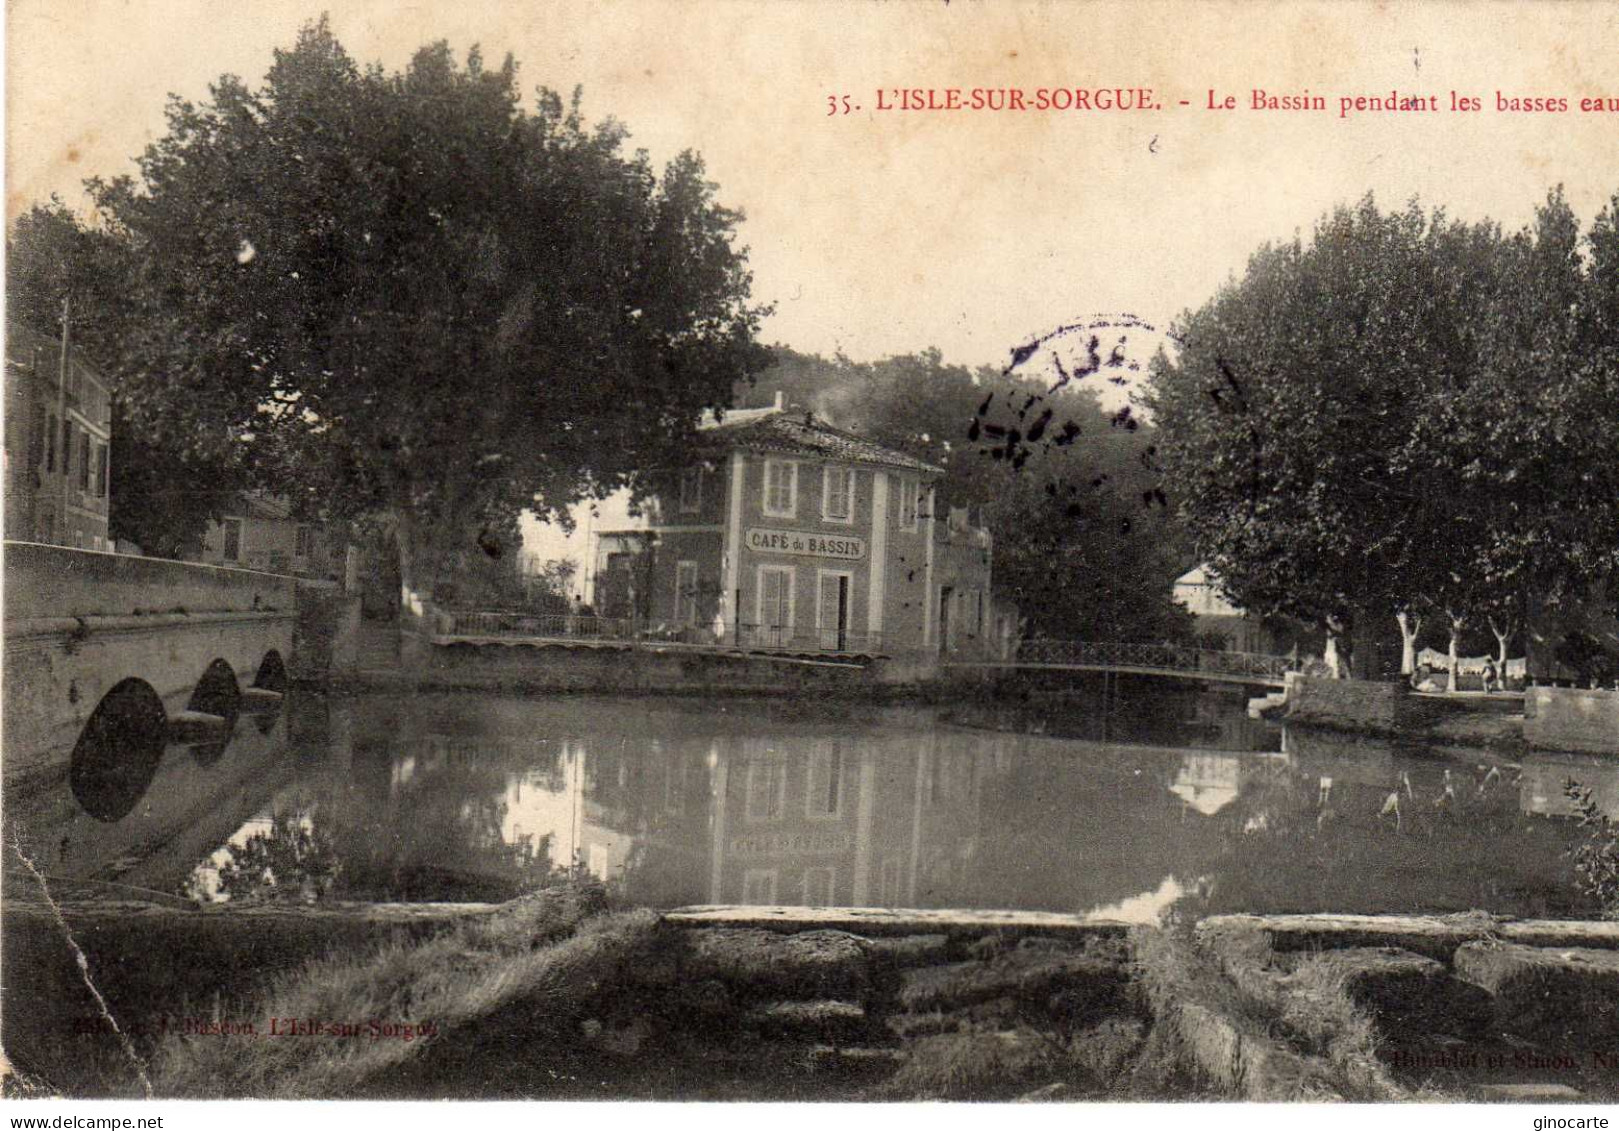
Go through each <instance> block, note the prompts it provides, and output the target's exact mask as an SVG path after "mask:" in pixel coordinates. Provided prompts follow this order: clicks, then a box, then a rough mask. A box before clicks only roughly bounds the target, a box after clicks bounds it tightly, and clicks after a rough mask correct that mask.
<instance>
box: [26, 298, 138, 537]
mask: <svg viewBox="0 0 1619 1131" xmlns="http://www.w3.org/2000/svg"><path fill="white" fill-rule="evenodd" d="M5 348H6V379H5V384H6V390H5V397H6V402H5V407H6V424H5V437H6V468H5V491H6V510H5V521H6V537H7V538H11V539H15V540H17V541H24V542H44V543H48V544H51V545H57V546H74V547H77V548H79V549H81V550H109V551H110V550H112V549H113V545H112V540H111V538H110V537H109V535H108V530H107V519H108V513H109V507H108V502H109V500H108V486H109V483H110V481H111V474H112V396H111V393H110V391H109V387H108V383H107V381H106V379H105V378H103V377H102V376H101V374H99V373H98V372H97V371H96V370H95V369H94V368H92V367H91V366H90V365H89V364H88V363H87V362H86V361H85V360H84V358H83V357H82V356H81V355H80V354H79V353H78V352H76V351H75V350H73V349H72V347H71V344H69V348H68V351H67V355H66V359H65V360H64V356H63V352H62V342H61V341H60V340H59V339H57V338H55V337H52V336H49V335H45V334H40V333H37V332H36V331H34V330H32V329H30V328H29V327H27V326H24V325H22V324H21V323H19V322H16V321H11V322H10V323H8V324H7V327H6V347H5Z"/></svg>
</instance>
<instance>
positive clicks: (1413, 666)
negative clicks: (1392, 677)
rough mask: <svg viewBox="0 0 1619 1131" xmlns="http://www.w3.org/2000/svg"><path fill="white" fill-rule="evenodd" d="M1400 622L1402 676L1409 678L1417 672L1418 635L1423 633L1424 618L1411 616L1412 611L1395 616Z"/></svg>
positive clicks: (1404, 610)
mask: <svg viewBox="0 0 1619 1131" xmlns="http://www.w3.org/2000/svg"><path fill="white" fill-rule="evenodd" d="M1394 619H1395V620H1397V621H1399V622H1400V674H1401V675H1405V676H1408V675H1410V674H1411V673H1412V672H1414V671H1416V670H1417V634H1418V633H1419V632H1421V631H1422V618H1421V617H1414V616H1412V615H1411V610H1410V609H1400V610H1399V611H1398V612H1396V613H1395V614H1394Z"/></svg>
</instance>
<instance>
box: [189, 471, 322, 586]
mask: <svg viewBox="0 0 1619 1131" xmlns="http://www.w3.org/2000/svg"><path fill="white" fill-rule="evenodd" d="M339 549H341V548H339ZM188 558H189V559H190V560H192V561H199V562H206V563H208V564H209V565H222V566H236V567H238V568H242V569H259V570H264V571H265V572H267V573H288V574H293V575H296V576H299V577H311V578H334V579H335V578H337V577H338V576H339V574H340V573H341V571H342V568H343V562H342V559H341V555H340V554H336V553H334V551H333V548H332V546H331V544H330V539H329V538H328V537H327V535H326V532H325V530H324V529H323V527H322V526H321V524H319V523H314V522H306V521H302V520H299V519H295V518H294V517H293V516H292V508H291V506H290V505H289V504H288V503H287V502H286V500H284V499H279V498H274V497H271V496H268V495H263V494H259V493H257V492H243V493H242V494H241V495H239V496H237V499H236V502H235V505H234V506H232V507H230V508H228V513H227V514H226V515H225V516H224V517H222V518H221V519H220V520H219V521H217V522H210V523H209V524H208V529H207V532H206V533H205V534H204V535H203V544H202V548H201V550H200V551H198V552H197V553H195V554H192V555H188Z"/></svg>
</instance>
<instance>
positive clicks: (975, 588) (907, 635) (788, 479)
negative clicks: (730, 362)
mask: <svg viewBox="0 0 1619 1131" xmlns="http://www.w3.org/2000/svg"><path fill="white" fill-rule="evenodd" d="M942 474H943V469H941V468H939V467H936V466H934V465H932V464H929V463H926V462H924V461H922V460H919V459H916V458H914V457H912V456H909V455H907V454H905V453H903V452H899V451H895V450H893V449H891V448H886V447H883V446H882V445H880V444H877V443H874V442H872V441H871V440H868V439H866V438H864V437H862V436H859V435H856V434H855V433H852V432H847V431H844V430H842V429H839V428H835V427H833V426H832V425H831V424H828V423H827V422H825V421H824V420H821V419H818V418H817V417H815V416H814V415H813V414H812V413H806V412H800V411H789V410H788V409H786V408H785V407H784V406H783V405H782V403H781V400H780V398H778V400H777V403H776V405H775V406H773V407H770V408H761V409H737V410H733V411H731V412H728V413H726V414H725V416H724V417H723V418H722V419H709V420H706V421H704V422H703V424H702V426H701V427H700V429H699V444H698V445H697V447H696V448H694V450H693V454H692V459H691V461H690V463H689V464H688V465H687V466H685V467H682V468H678V469H671V470H668V471H665V472H661V473H655V474H652V475H649V477H648V478H649V480H650V481H651V485H652V487H653V491H652V498H651V499H650V500H649V501H648V502H647V503H645V504H644V505H643V512H644V513H643V521H642V522H641V524H639V525H637V526H634V527H622V528H618V529H608V530H601V531H598V532H597V534H596V537H595V545H594V547H593V549H592V557H593V563H592V564H593V567H594V568H593V569H592V571H591V572H592V575H593V585H592V593H591V600H592V603H593V606H594V611H595V612H596V613H598V614H599V615H601V616H604V617H634V618H636V619H637V620H642V621H646V622H649V624H650V625H651V626H652V630H653V631H654V632H657V633H661V634H663V635H665V636H667V637H668V638H669V639H676V640H684V641H688V642H691V643H704V644H719V645H729V646H735V647H740V648H745V649H757V650H764V651H786V652H803V653H823V654H824V653H833V654H849V655H861V654H864V655H901V654H916V653H932V654H935V655H936V654H939V653H941V652H943V653H946V654H948V653H951V652H956V651H973V650H978V649H988V648H989V647H990V646H991V643H990V642H991V641H992V640H993V639H994V638H995V634H996V625H997V623H998V622H997V618H996V615H995V613H996V610H995V609H994V608H993V607H992V605H991V602H990V572H991V564H992V563H991V550H992V547H991V543H990V536H989V532H988V531H987V530H983V529H978V528H975V527H972V526H971V525H970V524H969V523H968V521H967V515H966V512H965V511H964V510H962V511H960V512H959V513H953V514H952V515H950V516H942V515H939V514H938V511H937V508H936V505H935V503H936V490H935V486H936V483H937V481H938V479H939V478H940V477H941V476H942Z"/></svg>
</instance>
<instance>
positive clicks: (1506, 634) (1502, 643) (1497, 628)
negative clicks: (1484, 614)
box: [1490, 617, 1515, 683]
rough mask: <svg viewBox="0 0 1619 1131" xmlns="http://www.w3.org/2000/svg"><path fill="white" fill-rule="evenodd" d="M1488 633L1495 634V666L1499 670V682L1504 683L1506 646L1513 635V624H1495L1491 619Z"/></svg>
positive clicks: (1508, 622)
mask: <svg viewBox="0 0 1619 1131" xmlns="http://www.w3.org/2000/svg"><path fill="white" fill-rule="evenodd" d="M1490 631H1491V632H1493V633H1495V644H1496V649H1497V652H1496V666H1497V667H1499V668H1500V669H1501V681H1502V683H1505V682H1506V678H1507V645H1509V644H1511V643H1512V637H1513V636H1514V635H1515V632H1514V630H1513V624H1512V622H1511V621H1510V620H1508V621H1503V622H1501V623H1499V624H1497V622H1496V619H1495V618H1494V617H1491V618H1490Z"/></svg>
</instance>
